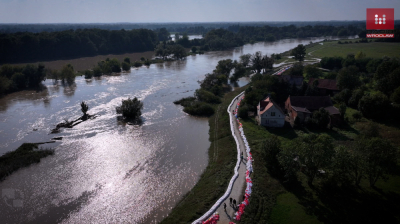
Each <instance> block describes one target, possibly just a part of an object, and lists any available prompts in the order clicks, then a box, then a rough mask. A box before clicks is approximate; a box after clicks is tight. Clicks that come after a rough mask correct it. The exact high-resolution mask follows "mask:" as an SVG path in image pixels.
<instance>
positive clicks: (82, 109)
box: [81, 101, 89, 117]
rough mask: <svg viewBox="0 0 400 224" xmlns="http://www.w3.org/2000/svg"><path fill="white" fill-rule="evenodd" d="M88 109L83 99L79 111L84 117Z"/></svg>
mask: <svg viewBox="0 0 400 224" xmlns="http://www.w3.org/2000/svg"><path fill="white" fill-rule="evenodd" d="M88 110H89V106H88V105H87V104H86V103H85V101H82V102H81V111H82V113H83V116H84V117H87V112H88Z"/></svg>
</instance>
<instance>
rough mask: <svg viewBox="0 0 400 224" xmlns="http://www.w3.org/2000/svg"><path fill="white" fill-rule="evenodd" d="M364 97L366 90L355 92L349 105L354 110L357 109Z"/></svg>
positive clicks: (359, 89)
mask: <svg viewBox="0 0 400 224" xmlns="http://www.w3.org/2000/svg"><path fill="white" fill-rule="evenodd" d="M363 96H364V90H363V89H362V88H358V89H356V90H354V91H353V93H352V95H351V97H350V99H349V101H348V105H349V106H350V107H352V108H354V109H357V106H358V102H359V101H360V99H361V98H362V97H363Z"/></svg>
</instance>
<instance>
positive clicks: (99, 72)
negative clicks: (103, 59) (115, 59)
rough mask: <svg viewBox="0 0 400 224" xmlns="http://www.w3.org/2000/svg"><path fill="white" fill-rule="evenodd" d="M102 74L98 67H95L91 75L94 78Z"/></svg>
mask: <svg viewBox="0 0 400 224" xmlns="http://www.w3.org/2000/svg"><path fill="white" fill-rule="evenodd" d="M101 74H102V71H101V68H100V67H99V66H96V67H94V68H93V75H94V77H100V76H101Z"/></svg>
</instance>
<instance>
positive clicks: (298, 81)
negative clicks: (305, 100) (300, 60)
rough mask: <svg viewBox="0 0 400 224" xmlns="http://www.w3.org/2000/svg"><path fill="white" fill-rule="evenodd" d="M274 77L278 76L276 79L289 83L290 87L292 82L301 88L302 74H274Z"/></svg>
mask: <svg viewBox="0 0 400 224" xmlns="http://www.w3.org/2000/svg"><path fill="white" fill-rule="evenodd" d="M276 77H278V79H279V80H280V81H284V82H287V83H289V85H290V87H292V86H293V84H294V85H295V86H296V87H297V88H298V89H300V88H301V86H302V85H303V81H304V78H303V76H295V75H280V76H276Z"/></svg>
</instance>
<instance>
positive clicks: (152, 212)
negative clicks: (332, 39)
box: [0, 38, 322, 223]
mask: <svg viewBox="0 0 400 224" xmlns="http://www.w3.org/2000/svg"><path fill="white" fill-rule="evenodd" d="M310 40H312V41H314V42H315V41H319V40H322V38H308V39H290V40H281V41H276V42H272V43H256V44H253V45H245V46H243V47H239V48H235V49H234V50H229V51H218V52H207V53H206V54H204V55H197V56H189V57H188V58H187V59H186V60H184V61H176V62H168V63H164V64H153V65H151V66H150V67H149V68H147V67H142V68H139V69H132V70H131V71H130V72H129V73H121V74H119V75H115V76H104V77H101V78H99V79H93V80H85V79H83V78H82V77H78V78H77V79H76V84H75V85H73V86H70V87H63V86H62V85H61V84H60V83H58V84H55V83H53V80H46V81H45V82H44V85H45V87H46V88H45V90H43V91H40V92H35V91H23V92H18V93H13V94H10V95H8V96H6V97H3V98H1V99H0V124H1V126H0V155H2V154H4V153H6V152H8V151H11V150H14V149H16V148H17V147H18V146H19V145H20V144H22V143H23V142H45V141H49V140H50V139H51V138H54V137H63V140H62V141H57V143H54V144H48V145H43V146H42V147H55V155H53V156H49V157H47V158H44V159H42V161H41V162H40V163H39V164H34V165H31V166H30V167H28V168H23V169H20V170H19V171H17V172H15V173H13V174H12V175H11V176H9V177H7V178H6V179H5V180H4V181H3V182H1V183H0V191H1V192H2V198H1V200H0V220H1V221H0V222H1V223H157V222H159V221H160V220H162V219H163V217H165V216H166V215H167V214H168V213H169V212H170V211H171V209H172V208H173V206H174V205H175V203H176V202H177V201H178V200H179V199H180V198H181V196H182V195H183V194H185V193H187V192H188V191H189V190H190V189H191V188H192V187H193V186H194V185H195V184H196V182H197V181H198V179H199V177H200V175H201V173H202V172H203V170H204V168H205V167H206V166H207V162H208V161H207V160H208V156H207V150H208V148H209V146H210V142H209V136H208V131H209V126H208V120H207V119H206V118H196V117H192V116H188V115H187V114H185V113H184V112H183V111H182V107H180V106H177V105H174V104H173V103H172V102H173V101H174V100H177V99H180V98H182V97H187V96H192V95H193V93H194V90H195V89H197V88H198V87H199V84H198V82H197V81H198V80H202V79H203V78H204V75H205V74H206V73H210V72H212V70H213V69H214V68H215V66H216V65H217V63H218V61H219V60H221V59H228V58H230V59H238V58H239V56H240V55H242V54H246V53H254V52H256V51H262V52H263V54H272V53H279V52H284V51H287V50H289V49H291V48H293V47H295V46H297V45H298V44H300V43H302V44H306V43H308V42H309V41H310ZM247 82H248V79H247V78H242V79H241V80H240V81H239V83H238V84H237V85H238V86H243V85H245V84H246V83H247ZM128 97H138V98H139V99H140V100H142V101H143V103H144V109H143V114H142V118H143V121H144V123H143V125H141V126H135V125H126V124H124V123H121V122H119V121H118V120H117V114H116V112H115V107H116V106H117V105H118V104H119V103H120V102H121V100H122V99H126V98H128ZM81 101H85V102H87V103H88V105H89V107H90V109H89V114H98V115H99V116H98V117H97V118H96V119H94V120H89V121H86V122H84V123H81V124H79V125H77V126H75V127H74V128H72V129H63V130H62V131H61V133H59V134H52V135H49V133H50V131H51V129H52V128H54V127H55V125H56V124H57V123H60V122H62V121H63V119H64V118H69V119H70V120H72V119H76V118H77V117H79V116H81V111H80V105H79V103H80V102H81Z"/></svg>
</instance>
